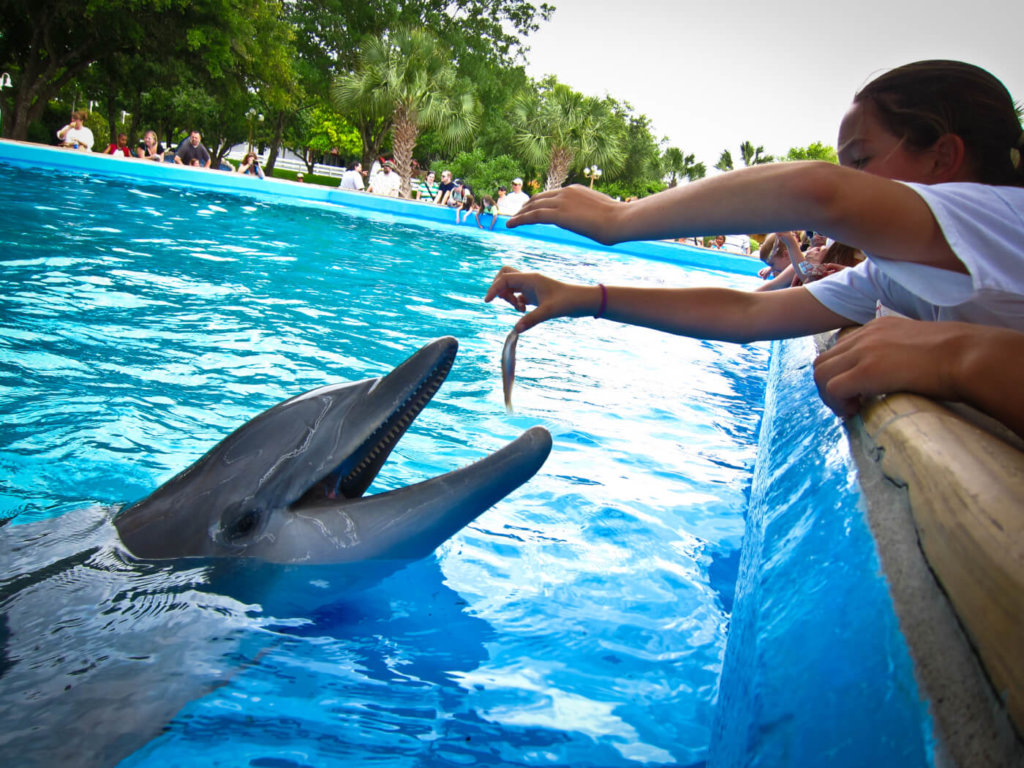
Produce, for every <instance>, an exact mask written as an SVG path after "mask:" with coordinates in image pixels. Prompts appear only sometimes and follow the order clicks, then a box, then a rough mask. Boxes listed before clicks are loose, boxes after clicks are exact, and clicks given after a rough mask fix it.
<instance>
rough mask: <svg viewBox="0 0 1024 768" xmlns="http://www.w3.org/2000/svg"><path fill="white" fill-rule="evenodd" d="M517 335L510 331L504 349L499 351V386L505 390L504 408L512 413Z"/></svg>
mask: <svg viewBox="0 0 1024 768" xmlns="http://www.w3.org/2000/svg"><path fill="white" fill-rule="evenodd" d="M518 341H519V334H518V333H516V332H515V331H512V333H510V334H509V335H508V336H507V337H506V338H505V348H504V349H503V350H502V351H501V384H502V386H503V387H504V389H505V408H506V409H508V412H509V413H512V384H513V383H514V382H515V380H516V342H518Z"/></svg>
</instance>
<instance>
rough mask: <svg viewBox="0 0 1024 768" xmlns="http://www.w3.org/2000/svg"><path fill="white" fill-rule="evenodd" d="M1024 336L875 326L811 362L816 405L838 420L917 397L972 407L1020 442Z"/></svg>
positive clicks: (915, 325)
mask: <svg viewBox="0 0 1024 768" xmlns="http://www.w3.org/2000/svg"><path fill="white" fill-rule="evenodd" d="M1022 378H1024V333H1020V332H1019V331H1013V330H1009V329H1006V328H994V327H991V326H985V325H975V324H972V323H952V322H925V321H921V320H908V319H906V318H899V317H882V318H879V319H877V320H872V321H871V322H870V323H868V324H867V325H865V326H864V327H863V328H858V329H857V330H855V331H851V332H849V333H847V334H846V335H845V336H843V337H842V338H840V339H839V341H837V342H836V343H835V345H834V346H833V347H832V348H831V349H829V350H828V351H826V352H824V353H822V354H821V355H820V356H819V357H818V359H817V360H815V361H814V380H815V382H816V383H817V385H818V391H819V392H820V393H821V399H822V400H824V401H825V403H826V404H827V405H828V406H829V407H830V408H831V409H832V410H833V411H835V412H836V413H837V414H838V415H839V416H843V417H847V416H852V415H853V414H855V413H857V411H859V410H860V405H861V399H862V398H864V397H871V396H874V395H881V394H886V393H890V392H914V393H917V394H920V395H925V396H926V397H932V398H935V399H938V400H949V401H953V402H963V403H967V404H968V405H972V406H974V407H975V408H978V409H979V410H981V411H984V412H985V413H987V414H988V415H990V416H992V417H994V418H996V419H998V420H999V421H1001V422H1003V423H1004V424H1005V425H1006V426H1008V427H1009V428H1010V429H1012V430H1013V431H1014V432H1016V433H1017V434H1018V435H1020V436H1021V437H1024V399H1022V398H1021V396H1020V381H1021V379H1022Z"/></svg>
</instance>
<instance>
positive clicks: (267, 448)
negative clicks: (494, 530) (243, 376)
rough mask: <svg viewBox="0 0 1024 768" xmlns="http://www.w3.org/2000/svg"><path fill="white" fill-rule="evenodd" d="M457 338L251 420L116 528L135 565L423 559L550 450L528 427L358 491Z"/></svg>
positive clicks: (419, 405) (539, 432)
mask: <svg viewBox="0 0 1024 768" xmlns="http://www.w3.org/2000/svg"><path fill="white" fill-rule="evenodd" d="M457 350H458V342H457V341H456V340H455V339H454V338H451V337H445V338H441V339H437V340H436V341H433V342H431V343H430V344H427V345H426V346H425V347H423V348H422V349H420V350H419V351H418V352H416V353H415V354H414V355H413V356H412V357H410V358H409V359H408V360H406V361H405V362H404V363H402V364H401V365H399V366H398V367H397V368H396V369H395V370H394V371H392V372H391V373H389V374H388V375H386V376H383V377H381V378H376V379H367V380H365V381H358V382H354V383H346V384H335V385H330V386H325V387H321V388H319V389H314V390H312V391H310V392H307V393H305V394H303V395H299V396H297V397H293V398H292V399H290V400H286V401H285V402H283V403H280V404H279V405H276V406H274V407H273V408H271V409H270V410H268V411H266V412H264V413H262V414H260V415H259V416H257V417H256V418H254V419H253V420H252V421H250V422H248V423H247V424H245V425H243V426H242V427H240V428H239V429H237V430H236V431H235V432H233V433H232V434H231V435H229V436H228V437H226V438H225V439H224V440H223V441H221V442H220V443H218V444H217V445H216V446H214V448H213V449H212V450H210V452H209V453H207V454H206V455H205V456H203V457H202V458H201V459H200V460H199V461H198V462H196V463H195V464H193V465H192V466H191V467H189V468H188V469H186V470H185V471H183V472H181V473H180V474H178V475H177V476H175V477H174V478H172V479H171V480H169V481H168V482H166V483H165V484H164V485H162V486H161V487H160V488H158V489H157V490H156V491H154V492H153V493H152V494H150V495H149V496H147V497H146V498H145V499H143V500H142V501H139V502H137V503H135V504H133V505H132V506H130V507H128V508H126V509H125V510H124V511H123V512H121V513H120V514H119V515H118V516H117V518H116V519H115V520H114V525H115V526H116V528H117V531H118V534H119V535H120V538H121V541H122V542H123V543H124V545H125V546H126V547H127V548H128V549H129V550H130V551H131V553H132V554H133V555H135V556H136V557H139V558H142V559H165V558H181V557H199V558H223V557H244V558H255V559H257V560H262V561H266V562H271V563H295V564H300V563H309V564H332V563H353V562H357V561H367V560H415V559H419V558H421V557H425V556H427V555H428V554H430V553H431V552H433V551H434V549H436V548H437V547H438V546H439V545H440V544H441V543H443V542H444V541H446V540H447V539H448V538H449V537H451V536H452V535H453V534H455V533H456V532H457V531H459V530H460V529H461V528H462V527H463V526H465V525H466V524H467V523H469V522H471V521H472V520H473V519H474V518H476V517H477V516H478V515H480V514H481V513H482V512H484V511H485V510H486V509H487V508H488V507H490V506H491V505H493V504H494V503H496V502H497V501H499V500H501V499H502V498H504V497H505V496H506V495H507V494H509V493H511V492H512V491H513V490H515V489H516V488H518V487H519V486H520V485H522V484H523V483H524V482H526V481H527V480H529V479H530V478H531V477H532V476H533V475H534V474H535V473H536V472H537V470H538V469H540V467H541V465H542V464H543V463H544V461H545V459H546V458H547V456H548V453H549V452H550V450H551V435H550V434H549V433H548V432H547V430H545V429H544V428H543V427H533V428H532V429H529V430H527V431H526V432H525V433H524V434H523V435H521V436H520V437H519V438H518V439H516V440H514V441H513V442H512V443H510V444H509V445H507V446H505V447H504V448H502V449H501V450H499V451H497V452H496V453H493V454H491V455H490V456H487V457H485V458H483V459H481V460H480V461H478V462H476V463H475V464H472V465H470V466H468V467H464V468H462V469H459V470H455V471H454V472H449V473H448V474H445V475H441V476H440V477H435V478H433V479H431V480H427V481H425V482H422V483H418V484H416V485H411V486H407V487H404V488H399V489H396V490H393V491H388V492H385V493H380V494H376V495H371V496H366V497H364V496H363V493H364V492H365V491H366V489H367V488H368V487H369V486H370V483H371V482H372V481H373V479H374V477H376V476H377V473H378V472H379V471H380V468H381V466H382V465H383V463H384V461H385V459H386V458H387V457H388V454H389V453H391V450H392V449H393V448H394V447H395V445H396V443H397V442H398V440H399V439H400V438H401V437H402V435H403V434H404V433H405V431H406V429H407V428H408V427H409V425H410V424H411V423H412V421H413V419H415V418H416V416H417V415H418V414H419V413H420V411H421V410H423V408H424V407H425V406H426V405H427V403H428V402H430V399H431V398H432V397H433V396H434V394H435V393H436V392H437V390H438V388H439V387H440V386H441V384H442V383H443V382H444V380H445V378H446V376H447V375H448V372H449V370H451V367H452V363H453V362H454V360H455V354H456V352H457Z"/></svg>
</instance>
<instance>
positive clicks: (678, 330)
mask: <svg viewBox="0 0 1024 768" xmlns="http://www.w3.org/2000/svg"><path fill="white" fill-rule="evenodd" d="M837 145H838V148H839V152H838V154H839V161H840V165H838V166H836V165H831V164H829V163H824V162H792V163H776V164H773V165H756V166H752V167H750V168H743V169H740V170H738V171H733V172H731V173H725V174H722V175H720V176H715V177H712V178H708V179H702V180H700V181H696V182H694V183H692V184H687V185H685V186H682V187H675V188H673V189H669V190H666V191H664V192H660V193H658V194H656V195H651V196H649V197H646V198H644V199H643V200H640V201H638V202H635V203H630V204H629V205H626V204H623V203H617V202H616V201H614V200H611V199H610V198H608V197H606V196H604V195H601V194H599V193H596V192H594V191H592V190H589V189H587V188H586V187H582V186H579V185H577V186H572V187H568V188H565V189H562V190H557V191H552V192H545V193H542V194H539V195H536V196H535V197H533V198H531V200H530V202H529V203H527V204H526V205H525V206H524V207H523V209H522V211H520V213H519V215H517V216H514V217H513V218H512V219H511V220H510V221H509V222H508V226H509V227H511V228H514V227H517V226H522V225H524V224H555V225H558V226H561V227H564V228H566V229H569V230H572V231H574V232H578V233H581V234H584V235H587V236H589V237H592V238H593V239H595V240H597V241H599V242H601V243H605V244H613V243H619V242H624V241H629V240H654V239H663V238H666V237H677V236H680V235H683V236H687V235H692V234H695V233H698V232H702V231H707V230H709V229H710V230H712V231H719V232H766V231H768V232H770V231H776V232H778V231H785V230H791V229H793V228H795V227H810V228H813V229H814V231H815V232H817V231H819V230H820V231H823V232H825V233H827V234H828V235H830V236H832V237H833V238H835V239H837V240H839V241H841V242H844V243H847V244H848V245H850V246H852V247H855V248H858V249H860V250H862V251H863V252H864V253H865V254H866V255H867V258H866V259H865V261H863V262H862V263H860V264H859V265H857V266H856V267H852V268H848V269H843V270H841V271H839V272H838V273H836V274H834V275H830V276H829V277H826V278H824V279H822V280H817V281H815V282H811V283H808V284H807V285H803V286H800V287H798V288H791V289H787V290H780V291H769V292H763V293H758V292H750V291H739V290H729V289H724V288H662V287H657V288H654V287H636V286H610V287H606V286H604V285H602V284H600V283H599V284H597V285H577V284H570V283H564V282H561V281H558V280H554V279H552V278H550V277H547V276H545V275H541V274H536V273H524V272H519V271H518V270H516V269H513V268H512V267H502V269H501V270H500V271H499V273H498V275H497V276H496V277H495V278H494V281H493V282H492V284H491V286H490V288H489V289H488V291H487V293H486V295H485V297H484V298H485V301H491V300H493V299H495V298H501V299H504V300H505V301H507V302H509V303H510V304H511V305H512V306H513V307H514V308H515V309H516V310H518V311H520V312H526V310H527V307H528V306H533V307H535V308H534V309H532V311H529V312H527V313H526V314H525V315H524V316H523V317H521V318H519V320H518V321H517V322H516V323H515V326H514V330H515V331H517V332H519V333H522V332H524V331H527V330H529V329H530V328H532V327H534V326H536V325H537V324H538V323H542V322H544V321H545V320H549V319H551V318H555V317H583V316H585V315H593V316H594V317H598V318H600V317H605V318H608V319H611V320H616V321H619V322H622V323H628V324H631V325H640V326H645V327H648V328H653V329H656V330H661V331H665V332H668V333H675V334H679V335H683V336H691V337H696V338H706V339H718V340H723V341H732V342H739V343H745V342H749V341H756V340H761V339H783V338H791V337H795V336H806V335H810V334H815V333H824V332H827V331H831V330H833V329H835V328H844V327H848V326H853V325H866V326H869V328H870V327H873V328H874V329H875V330H868V329H867V328H866V329H865V331H864V332H863V333H864V334H865V335H864V336H862V337H861V338H862V339H867V340H871V339H872V338H881V339H882V340H883V341H884V340H889V338H890V337H889V334H887V333H886V334H883V333H882V331H885V330H887V326H888V325H890V323H889V322H886V323H884V324H879V325H875V326H870V323H871V321H873V320H874V318H875V316H876V310H877V306H878V305H879V304H880V303H881V304H883V305H884V306H886V307H888V308H890V309H892V310H895V311H896V312H898V313H900V314H902V315H905V316H907V317H910V318H913V319H914V320H919V321H928V322H929V323H936V322H942V323H947V322H948V323H952V324H955V325H957V326H960V325H961V324H964V323H974V324H978V325H984V326H992V327H994V328H995V329H996V330H984V329H977V330H974V331H970V332H969V333H967V332H961V333H960V334H959V335H958V338H966V339H967V341H966V342H963V345H964V346H967V347H969V346H970V345H971V344H972V343H975V344H978V345H979V346H980V347H982V348H983V349H985V350H992V349H999V347H1000V346H1004V347H1005V348H1006V349H1008V350H1016V349H1018V348H1019V347H1018V345H1019V343H1020V340H1019V338H1018V335H1019V334H1022V333H1024V250H1022V249H1021V247H1020V243H1021V242H1022V241H1024V158H1022V153H1024V130H1022V128H1021V123H1020V116H1019V115H1018V113H1017V111H1016V108H1015V105H1014V102H1013V99H1012V97H1011V96H1010V94H1009V92H1008V91H1007V90H1006V87H1005V86H1004V85H1003V84H1002V83H1001V82H1000V81H999V80H998V79H996V78H995V77H994V76H992V75H991V74H990V73H988V72H986V71H985V70H983V69H981V68H979V67H975V66H972V65H970V64H964V63H962V62H956V61H922V62H916V63H913V64H908V65H905V66H903V67H899V68H897V69H894V70H892V71H890V72H887V73H885V74H883V75H881V76H880V77H878V78H876V79H875V80H873V81H872V82H871V83H869V84H868V85H867V86H865V87H864V88H863V89H862V90H861V91H860V92H858V93H857V94H856V95H855V96H854V101H853V104H852V105H851V107H850V109H849V110H848V111H847V113H846V116H845V117H844V118H843V121H842V124H841V126H840V129H839V139H838V142H837ZM875 322H877V321H875ZM916 327H919V326H915V328H916ZM878 328H881V329H882V330H881V331H880V330H877V329H878ZM951 329H952V330H957V329H954V328H952V326H948V327H945V328H932V329H930V334H932V335H924V334H922V333H920V332H917V331H915V332H914V333H913V334H912V335H910V336H909V337H907V339H905V342H904V343H906V344H916V343H919V340H920V343H921V344H922V347H923V350H922V352H921V354H922V355H926V354H927V352H928V351H929V350H932V351H934V349H935V348H936V347H937V346H938V345H942V346H947V345H948V344H947V342H948V337H947V336H946V334H947V333H948V332H950V331H951ZM1006 329H1008V330H1009V331H1010V333H1009V334H1007V333H1003V332H1002V331H1003V330H1006ZM961 331H962V329H961ZM876 334H878V336H877V337H876ZM858 336H860V332H857V333H855V334H854V337H855V339H856V338H857V337H858ZM862 344H863V346H862V347H861V345H862ZM949 344H952V342H949ZM877 346H879V347H880V346H882V344H881V343H879V344H878V345H877ZM856 347H860V348H861V349H863V350H867V351H870V350H871V345H868V344H867V343H866V341H863V340H862V341H859V342H857V345H856ZM856 347H855V348H856ZM837 348H838V349H840V350H842V349H843V348H844V347H843V346H842V345H840V346H838V347H837ZM897 349H898V348H897ZM841 354H842V351H840V352H837V353H835V357H839V356H840V355H841ZM892 354H893V356H897V357H898V355H897V354H896V352H893V353H892ZM989 354H991V353H989ZM835 357H826V358H825V361H824V364H828V363H829V361H830V360H832V361H834V360H835ZM1002 358H1003V360H1004V362H1005V361H1006V360H1008V359H1009V355H1007V354H1004V355H1003V356H1002ZM957 359H959V360H961V361H962V362H963V363H964V365H963V369H964V370H965V371H967V373H966V374H964V375H962V376H955V377H950V380H951V381H953V382H954V385H953V386H951V387H949V388H944V389H943V391H944V392H945V393H946V394H950V393H953V394H955V393H956V392H957V391H959V390H962V389H963V388H964V386H965V381H964V379H967V380H970V381H973V384H972V388H971V391H970V392H969V397H970V398H972V399H973V401H975V402H979V403H982V406H981V407H986V408H987V409H989V410H990V411H992V410H994V409H995V408H997V407H1000V408H1002V410H1000V411H999V413H1000V416H1001V417H1002V418H1007V419H1010V420H1011V422H1012V420H1013V418H1014V412H1013V410H1012V409H1014V408H1016V405H1015V404H1013V405H1009V406H999V405H998V403H999V401H1000V400H1001V399H1006V400H1011V401H1012V400H1014V398H1017V397H1019V395H1018V394H1017V393H1014V392H1010V393H1009V394H1007V386H1008V385H1009V384H1013V385H1016V383H1017V382H1018V381H1019V378H1017V375H1016V372H1015V371H1014V370H1012V369H1013V368H1014V367H1016V366H1019V365H1021V363H1019V362H1017V361H1019V360H1021V359H1024V358H1022V357H1021V356H1020V355H1019V354H1018V355H1016V358H1015V361H1014V362H1013V363H1006V364H1005V365H1004V366H1003V368H1002V369H998V368H997V370H996V371H995V372H994V374H993V375H992V376H989V377H987V378H984V379H981V380H978V379H976V378H975V379H973V380H971V379H970V374H971V373H974V374H975V375H977V371H978V370H984V369H985V367H984V365H982V366H980V367H979V366H977V365H976V364H975V363H974V361H975V358H974V357H973V356H972V354H971V351H970V350H967V351H962V352H961V354H960V356H959V358H957ZM985 359H986V360H995V361H997V362H998V360H999V356H998V354H997V355H996V356H995V357H990V356H989V355H986V357H985ZM938 365H939V363H938V362H933V367H932V368H930V370H931V371H932V372H935V371H936V370H938V369H937V368H936V367H934V366H938ZM907 367H909V366H907ZM844 370H846V371H848V372H850V375H849V377H848V378H846V379H845V380H846V381H847V382H849V381H854V382H856V381H858V380H863V381H864V382H866V383H865V384H863V385H860V386H848V387H840V385H839V384H831V387H832V389H830V382H833V381H834V380H836V379H838V381H839V382H840V383H843V381H844V378H843V377H841V376H840V375H839V374H834V375H829V367H828V365H826V366H825V368H824V369H823V372H822V373H821V376H820V378H821V380H822V381H823V382H824V392H825V393H826V402H827V403H828V404H829V405H830V406H832V407H835V408H837V411H838V412H839V413H840V414H841V415H848V413H849V412H850V410H851V409H852V408H854V407H855V406H856V404H857V402H859V401H858V399H857V398H854V397H852V396H851V395H850V394H849V392H850V391H851V390H852V391H854V392H855V393H858V396H859V394H860V391H861V390H863V391H865V392H867V391H875V390H877V389H879V387H881V386H882V385H884V387H892V386H911V385H913V386H921V385H920V384H918V383H915V382H913V381H905V380H903V379H899V380H896V379H892V378H891V379H885V378H884V377H874V376H872V375H869V373H870V371H871V370H872V369H870V368H868V369H865V368H863V367H862V366H857V365H850V366H848V367H847V368H845V369H844ZM865 371H867V373H866V372H865ZM906 375H907V374H900V376H906ZM875 382H881V384H877V383H875ZM884 387H883V388H884ZM837 388H839V389H837ZM979 390H980V391H983V392H987V393H988V394H987V395H984V396H981V395H979V394H978V391H979ZM961 396H963V395H961ZM1018 423H1019V422H1018Z"/></svg>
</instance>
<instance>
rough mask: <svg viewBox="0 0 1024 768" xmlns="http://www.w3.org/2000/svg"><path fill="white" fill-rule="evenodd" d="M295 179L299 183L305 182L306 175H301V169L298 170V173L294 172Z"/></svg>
mask: <svg viewBox="0 0 1024 768" xmlns="http://www.w3.org/2000/svg"><path fill="white" fill-rule="evenodd" d="M295 180H296V181H297V182H299V184H305V183H306V177H305V176H303V175H302V171H299V172H298V173H296V174H295Z"/></svg>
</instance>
